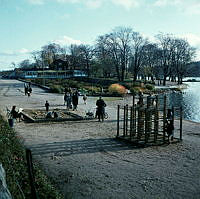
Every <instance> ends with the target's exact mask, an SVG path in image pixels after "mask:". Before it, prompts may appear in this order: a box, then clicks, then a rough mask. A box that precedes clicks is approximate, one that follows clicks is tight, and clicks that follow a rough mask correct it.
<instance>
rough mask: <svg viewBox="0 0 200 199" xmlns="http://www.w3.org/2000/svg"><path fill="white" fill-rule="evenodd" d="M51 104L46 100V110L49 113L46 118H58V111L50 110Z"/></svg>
mask: <svg viewBox="0 0 200 199" xmlns="http://www.w3.org/2000/svg"><path fill="white" fill-rule="evenodd" d="M49 106H50V104H49V102H48V101H47V100H46V102H45V108H46V112H47V114H46V118H48V119H49V118H54V119H56V118H58V113H57V112H55V111H52V112H51V111H49Z"/></svg>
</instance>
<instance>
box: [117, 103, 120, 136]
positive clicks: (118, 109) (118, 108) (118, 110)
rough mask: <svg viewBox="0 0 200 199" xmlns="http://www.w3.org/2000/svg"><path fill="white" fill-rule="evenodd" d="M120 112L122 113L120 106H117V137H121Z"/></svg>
mask: <svg viewBox="0 0 200 199" xmlns="http://www.w3.org/2000/svg"><path fill="white" fill-rule="evenodd" d="M119 112H120V105H118V106H117V137H119Z"/></svg>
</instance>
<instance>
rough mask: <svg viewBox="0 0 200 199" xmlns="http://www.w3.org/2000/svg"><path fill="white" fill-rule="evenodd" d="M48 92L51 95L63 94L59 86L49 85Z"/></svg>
mask: <svg viewBox="0 0 200 199" xmlns="http://www.w3.org/2000/svg"><path fill="white" fill-rule="evenodd" d="M50 91H51V92H52V93H62V92H63V87H62V86H60V85H51V86H50Z"/></svg>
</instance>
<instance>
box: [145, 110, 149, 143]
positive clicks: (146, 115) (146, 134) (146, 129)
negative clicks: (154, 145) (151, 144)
mask: <svg viewBox="0 0 200 199" xmlns="http://www.w3.org/2000/svg"><path fill="white" fill-rule="evenodd" d="M148 119H149V118H148V109H147V108H145V144H146V143H147V142H148V125H149V124H148Z"/></svg>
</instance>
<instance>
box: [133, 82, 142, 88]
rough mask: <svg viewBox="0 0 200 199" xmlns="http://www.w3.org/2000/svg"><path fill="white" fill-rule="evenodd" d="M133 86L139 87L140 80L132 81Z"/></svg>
mask: <svg viewBox="0 0 200 199" xmlns="http://www.w3.org/2000/svg"><path fill="white" fill-rule="evenodd" d="M132 86H133V87H140V86H141V82H138V81H137V82H133V84H132Z"/></svg>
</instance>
